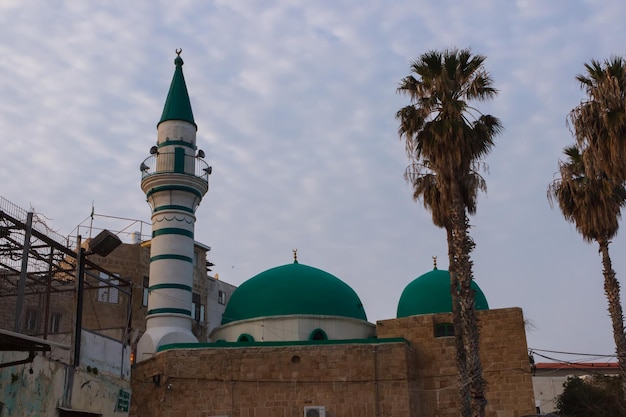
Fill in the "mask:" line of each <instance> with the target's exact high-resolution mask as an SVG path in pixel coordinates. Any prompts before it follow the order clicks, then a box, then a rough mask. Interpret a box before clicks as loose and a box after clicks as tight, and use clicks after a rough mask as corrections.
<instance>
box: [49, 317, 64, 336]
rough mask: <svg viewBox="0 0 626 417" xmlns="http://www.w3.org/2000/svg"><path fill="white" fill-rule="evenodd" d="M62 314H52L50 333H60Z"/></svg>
mask: <svg viewBox="0 0 626 417" xmlns="http://www.w3.org/2000/svg"><path fill="white" fill-rule="evenodd" d="M61 317H63V315H62V314H61V313H52V314H51V315H50V333H59V331H60V329H61Z"/></svg>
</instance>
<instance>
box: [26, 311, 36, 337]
mask: <svg viewBox="0 0 626 417" xmlns="http://www.w3.org/2000/svg"><path fill="white" fill-rule="evenodd" d="M38 328H39V311H38V310H37V309H36V308H28V309H27V310H26V328H25V329H24V330H26V331H27V332H29V333H32V332H35V331H37V329H38Z"/></svg>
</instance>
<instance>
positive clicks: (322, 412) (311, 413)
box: [304, 405, 326, 417]
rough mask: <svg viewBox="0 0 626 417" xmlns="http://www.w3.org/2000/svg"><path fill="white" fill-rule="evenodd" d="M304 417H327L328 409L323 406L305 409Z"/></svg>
mask: <svg viewBox="0 0 626 417" xmlns="http://www.w3.org/2000/svg"><path fill="white" fill-rule="evenodd" d="M304 417H326V407H324V406H323V405H313V406H310V407H304Z"/></svg>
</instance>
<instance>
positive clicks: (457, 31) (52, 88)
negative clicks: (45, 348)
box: [0, 0, 626, 361]
mask: <svg viewBox="0 0 626 417" xmlns="http://www.w3.org/2000/svg"><path fill="white" fill-rule="evenodd" d="M624 18H626V3H625V2H623V1H617V0H601V1H591V0H589V1H581V0H554V1H550V2H545V1H540V0H517V1H496V0H475V1H472V2H459V1H452V0H441V1H437V2H432V1H414V0H394V1H373V0H371V1H362V0H361V1H348V0H333V1H324V0H320V1H306V2H303V1H296V0H285V1H264V2H254V1H240V0H228V1H200V0H181V1H176V2H170V1H147V0H146V1H133V2H129V1H118V0H112V1H107V2H78V1H61V0H53V1H35V0H3V1H2V2H0V56H2V59H1V60H0V141H1V143H2V149H1V151H0V152H1V153H0V155H1V158H2V159H1V161H2V163H1V164H0V183H1V186H0V196H2V197H4V198H5V199H7V200H9V201H11V202H12V203H14V204H16V205H18V206H20V207H23V208H25V209H33V210H34V211H35V212H37V213H38V214H39V215H40V216H42V217H44V218H45V219H46V223H47V224H48V226H50V227H52V228H53V229H54V230H56V231H58V232H59V233H60V234H62V235H71V234H76V233H77V229H76V227H77V225H79V224H81V223H82V224H83V225H84V220H85V219H87V218H88V217H89V214H90V212H91V210H92V205H93V207H94V211H95V213H96V214H98V215H103V216H116V217H123V218H128V219H137V220H141V221H144V222H146V223H148V222H149V221H150V207H149V206H148V204H147V203H146V201H145V200H146V199H145V195H144V194H143V192H142V191H141V188H140V181H141V175H140V171H139V164H140V163H141V162H142V161H143V160H144V159H145V158H147V157H148V156H149V149H150V147H151V146H153V145H155V144H156V133H157V132H156V124H157V122H158V121H159V118H160V116H161V112H162V110H163V105H164V102H165V98H166V96H167V91H168V88H169V84H170V81H171V79H172V75H173V73H174V68H175V67H174V62H173V61H174V58H175V56H176V55H175V50H176V49H177V48H181V49H182V50H183V52H182V54H181V57H182V58H183V59H184V61H185V65H184V67H183V71H184V74H185V79H186V82H187V87H188V89H189V94H190V98H191V104H192V108H193V112H194V117H195V121H196V123H197V125H198V134H197V144H198V147H199V148H201V149H203V150H204V151H205V154H206V158H205V159H206V161H207V162H208V163H209V164H210V165H211V166H212V167H213V174H212V175H211V178H210V190H209V192H208V194H207V195H206V196H205V197H204V199H203V201H202V204H201V205H200V207H199V209H198V211H197V212H196V216H197V221H196V229H195V230H196V232H195V237H196V240H197V241H199V242H201V243H203V244H206V245H208V246H210V247H211V251H210V253H209V259H210V260H211V262H213V263H214V264H215V266H214V267H213V272H217V273H218V274H219V278H220V279H221V280H223V281H225V282H228V283H231V284H233V285H240V284H241V283H242V282H244V281H245V280H247V279H249V278H251V277H252V276H254V275H256V274H258V273H260V272H262V271H264V270H266V269H269V268H272V267H275V266H279V265H284V264H287V263H290V262H292V261H293V254H292V250H293V249H297V250H298V260H299V262H300V263H302V264H306V265H310V266H314V267H316V268H320V269H323V270H325V271H327V272H329V273H331V274H333V275H335V276H337V277H338V278H340V279H341V280H343V281H344V282H346V283H347V284H348V285H350V286H351V287H352V288H353V289H354V290H355V291H356V292H357V294H358V295H359V296H360V298H361V300H362V302H363V305H364V307H365V311H366V313H367V316H368V320H369V321H370V322H376V321H377V320H383V319H389V318H393V317H395V314H396V308H397V303H398V300H399V298H400V295H401V293H402V290H403V289H404V288H405V287H406V286H407V285H408V284H409V283H410V282H411V281H412V280H414V279H415V278H416V277H418V276H420V275H422V274H424V273H426V272H428V271H430V270H432V268H433V259H432V258H433V257H434V256H436V257H437V259H438V267H439V268H440V269H447V268H448V260H447V243H446V234H445V231H444V230H442V229H439V228H436V227H435V226H433V224H432V221H431V216H430V213H429V212H427V211H426V210H425V209H424V208H423V206H422V205H421V203H420V202H415V201H413V200H412V192H411V188H410V186H409V185H408V184H406V183H405V181H404V179H403V173H404V169H405V168H406V166H407V164H408V159H407V157H406V155H405V152H404V145H403V143H402V141H401V140H400V138H399V137H398V134H397V129H398V121H397V120H396V119H395V113H396V111H397V110H398V109H400V108H401V107H403V106H405V105H407V104H408V103H409V102H408V98H407V97H405V96H401V95H399V94H397V93H396V88H397V86H398V84H399V82H400V80H401V79H402V77H404V76H406V75H409V73H410V64H411V62H412V61H413V60H415V59H417V58H418V57H419V56H420V55H421V54H423V53H425V52H427V51H429V50H433V49H436V50H443V49H446V48H471V50H472V52H473V53H474V54H480V55H484V56H486V57H487V59H486V61H485V68H486V69H487V71H489V72H490V74H491V76H492V78H493V81H494V86H495V87H496V88H497V89H498V90H499V94H498V95H497V97H496V98H495V99H494V100H492V101H490V102H488V103H478V104H477V107H478V109H479V110H480V111H481V112H482V113H484V114H492V115H494V116H496V117H498V118H500V119H501V121H502V123H503V125H504V131H503V133H502V134H501V135H499V136H498V137H497V138H496V145H495V147H494V149H493V151H492V152H491V154H490V155H489V156H487V157H486V158H485V163H486V164H487V165H488V172H486V173H485V174H484V176H485V179H486V181H487V187H488V191H487V193H486V194H483V195H481V196H480V198H479V201H478V213H477V214H476V215H475V216H473V217H472V218H471V235H472V237H473V238H474V240H475V242H476V248H475V250H474V252H473V253H472V260H473V262H474V277H475V279H476V282H477V283H478V284H479V286H480V287H481V289H482V290H483V292H484V293H485V295H486V297H487V299H488V301H489V305H490V307H491V308H505V307H521V308H522V309H523V312H524V317H525V319H526V320H527V339H528V346H529V347H530V348H531V349H533V350H535V351H537V352H539V353H540V354H541V355H544V356H547V357H549V358H556V359H560V360H568V361H580V360H584V361H589V360H599V361H605V360H608V359H610V358H607V356H610V355H611V354H613V352H614V343H613V338H612V331H611V322H610V320H609V317H608V312H607V302H606V298H605V296H604V292H603V283H602V282H603V281H602V267H601V259H600V256H599V254H598V250H597V246H596V245H593V244H588V243H585V242H584V241H583V240H582V238H581V237H580V235H579V234H578V233H577V232H576V229H575V227H574V226H573V225H571V224H569V223H567V222H566V221H565V220H564V219H563V217H562V216H561V214H560V211H559V210H558V208H551V207H550V205H549V203H548V200H547V198H546V189H547V186H548V184H549V183H550V182H551V181H552V180H553V179H554V178H555V176H554V175H555V173H556V171H557V169H558V160H559V158H561V156H562V150H563V148H564V147H565V146H567V145H569V144H571V143H573V138H572V135H571V132H570V131H569V130H568V127H567V125H566V116H567V113H568V112H569V111H570V110H571V109H572V108H573V107H575V106H576V105H577V104H578V103H580V101H581V100H582V99H583V97H584V94H583V92H582V91H581V90H580V88H579V85H578V83H577V82H576V80H575V76H576V75H577V74H579V73H582V72H583V71H584V66H583V65H584V63H586V62H589V60H591V59H598V60H603V59H605V58H609V57H611V56H612V55H621V56H624V55H626V51H625V50H624V48H625V47H624V45H626V43H625V40H626V26H625V25H624V24H623V22H624ZM133 227H135V226H133ZM145 228H146V226H145V225H144V229H142V232H143V233H146V234H147V233H149V226H148V230H145ZM79 230H80V229H79ZM624 233H626V232H625V231H624V230H623V231H622V233H621V234H619V235H618V236H617V237H616V238H615V239H614V240H613V242H612V245H611V248H610V249H611V253H612V256H613V266H614V269H615V270H616V272H617V276H618V279H620V280H621V281H622V282H623V279H624V276H626V257H625V256H624V255H625V251H626V240H625V239H626V238H625V237H624V235H623V234H624ZM622 298H623V299H624V298H626V297H624V296H622ZM546 351H550V352H546ZM551 351H555V352H568V353H576V355H569V354H567V355H566V354H563V353H554V352H551ZM582 354H588V355H589V356H587V355H582ZM536 360H538V361H542V360H546V359H545V358H544V357H541V356H539V357H536Z"/></svg>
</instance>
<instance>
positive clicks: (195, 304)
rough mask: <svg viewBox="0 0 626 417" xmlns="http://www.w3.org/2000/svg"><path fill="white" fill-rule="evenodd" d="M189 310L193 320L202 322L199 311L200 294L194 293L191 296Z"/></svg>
mask: <svg viewBox="0 0 626 417" xmlns="http://www.w3.org/2000/svg"><path fill="white" fill-rule="evenodd" d="M191 310H192V314H193V318H194V319H195V320H196V321H204V320H200V317H201V316H200V311H201V310H202V305H201V304H200V294H198V293H197V292H194V293H193V295H192V303H191Z"/></svg>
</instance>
